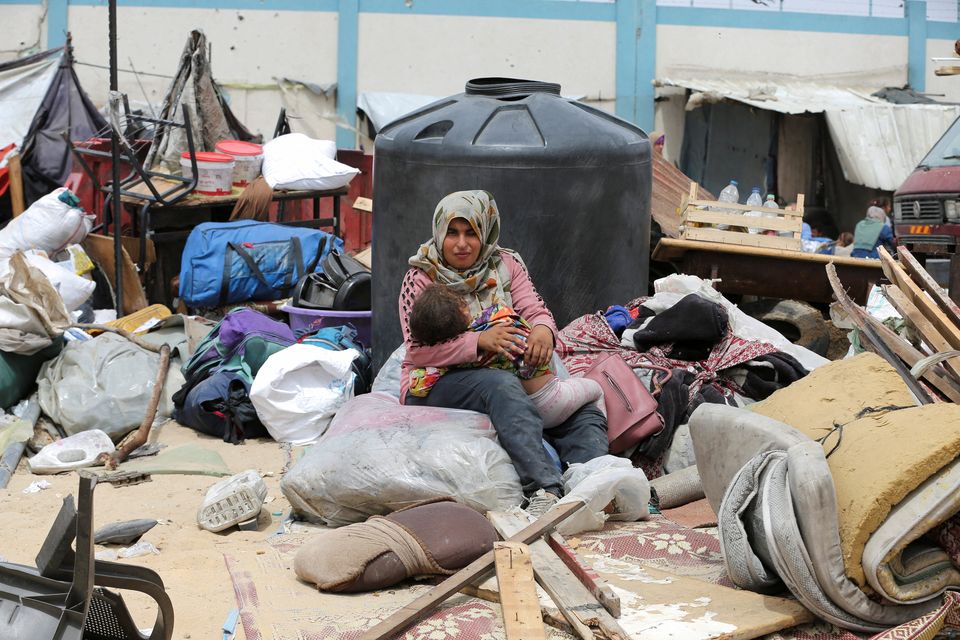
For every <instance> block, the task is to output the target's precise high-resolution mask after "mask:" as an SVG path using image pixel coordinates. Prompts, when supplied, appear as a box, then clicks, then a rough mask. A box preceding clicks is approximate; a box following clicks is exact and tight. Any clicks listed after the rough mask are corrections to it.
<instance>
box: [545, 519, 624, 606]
mask: <svg viewBox="0 0 960 640" xmlns="http://www.w3.org/2000/svg"><path fill="white" fill-rule="evenodd" d="M547 544H549V545H550V548H551V549H553V552H554V553H556V554H557V557H558V558H560V561H561V562H563V564H565V565H567V568H568V569H570V571H571V572H572V573H573V575H575V576H577V579H578V580H579V581H580V583H581V584H582V585H583V586H585V587H586V588H587V591H589V592H590V593H591V594H592V595H593V597H594V598H596V599H597V601H598V602H599V603H600V604H602V605H603V608H604V609H606V610H607V611H608V612H609V613H610V615H612V616H613V617H614V618H619V617H620V596H618V595H617V594H616V592H615V591H614V590H613V588H612V587H611V586H610V585H609V584H607V583H606V581H605V580H604V579H603V578H601V577H600V576H599V575H597V572H596V571H594V570H593V567H591V566H590V565H588V564H587V563H585V562H584V561H583V560H581V559H580V557H579V556H578V555H577V552H576V551H574V550H573V549H572V548H570V546H569V545H568V544H567V541H566V540H564V539H563V536H561V535H560V534H559V533H557V532H556V531H554V532H553V533H551V534H550V535H549V536H547Z"/></svg>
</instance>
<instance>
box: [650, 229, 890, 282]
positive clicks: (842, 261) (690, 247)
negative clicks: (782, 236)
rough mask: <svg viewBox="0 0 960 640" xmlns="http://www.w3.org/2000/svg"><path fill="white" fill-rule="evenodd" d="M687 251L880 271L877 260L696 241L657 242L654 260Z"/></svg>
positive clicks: (675, 258) (670, 259)
mask: <svg viewBox="0 0 960 640" xmlns="http://www.w3.org/2000/svg"><path fill="white" fill-rule="evenodd" d="M690 251H706V252H711V253H735V254H739V255H744V256H763V257H767V258H783V259H785V260H792V261H799V262H819V263H820V264H821V265H825V264H829V263H831V262H832V263H834V264H837V265H845V266H851V267H858V268H862V269H869V270H876V271H877V274H878V275H879V274H880V271H881V269H880V261H879V260H867V259H865V258H848V257H846V256H828V255H824V254H821V253H804V252H802V251H790V250H784V249H768V248H765V247H743V246H740V245H733V244H718V243H714V242H702V241H698V240H686V239H680V238H661V239H660V242H659V243H657V246H656V247H655V248H654V250H653V259H654V260H660V261H662V262H673V261H679V260H682V259H683V257H684V255H685V254H686V253H687V252H690Z"/></svg>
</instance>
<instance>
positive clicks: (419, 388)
mask: <svg viewBox="0 0 960 640" xmlns="http://www.w3.org/2000/svg"><path fill="white" fill-rule="evenodd" d="M499 325H507V326H512V327H516V328H518V329H520V330H521V331H522V332H523V333H524V334H526V333H529V331H530V329H531V327H530V325H529V324H528V323H527V321H526V320H524V319H523V318H521V317H520V315H519V314H517V313H516V312H515V311H514V310H513V309H511V308H510V307H508V306H506V305H504V304H501V303H495V304H493V305H492V306H490V307H487V308H486V309H484V310H483V312H482V313H481V314H480V315H479V316H477V317H476V318H471V317H470V312H469V308H468V306H467V304H466V302H465V300H464V299H463V297H461V296H460V295H459V294H457V293H456V292H454V291H453V290H451V289H450V288H449V287H446V286H444V285H441V284H432V285H429V286H428V287H427V288H426V289H424V290H423V292H422V293H421V294H420V295H419V296H417V299H416V300H415V301H414V303H413V308H412V310H411V312H410V333H411V334H412V337H413V339H414V340H416V341H417V342H420V343H422V344H426V345H433V344H437V343H440V342H443V341H445V340H449V339H451V338H454V337H456V336H457V335H459V334H461V333H463V332H464V331H477V332H481V331H486V330H488V329H490V328H492V327H495V326H499ZM521 339H522V338H521ZM460 366H470V367H491V368H494V369H504V370H506V371H510V372H512V373H513V374H514V375H516V376H517V377H518V378H520V383H521V384H522V385H523V388H524V390H525V391H526V392H527V395H529V396H530V400H531V401H533V403H534V406H536V408H537V411H538V412H539V413H540V416H541V418H543V426H544V428H547V429H549V428H551V427H555V426H557V425H559V424H562V423H563V422H564V421H566V419H567V418H569V417H570V416H571V415H573V413H574V412H576V411H577V409H579V408H580V407H582V406H583V405H585V404H587V403H589V402H595V401H597V400H599V399H600V397H601V395H602V391H601V389H600V385H598V384H597V383H596V382H594V381H593V380H588V379H586V378H568V379H565V380H560V379H559V378H557V377H556V376H555V375H554V374H553V372H552V371H550V367H549V365H547V364H544V365H542V366H539V367H537V366H532V365H528V364H526V363H524V361H523V356H522V355H512V354H509V353H505V352H500V353H487V352H484V353H482V354H481V355H480V357H479V359H478V360H477V362H476V363H472V364H470V365H460ZM448 369H449V368H444V367H423V368H418V369H414V370H413V371H411V372H410V391H409V393H410V394H412V395H414V396H417V397H426V396H427V395H428V394H429V393H430V388H431V387H433V385H434V384H436V382H437V381H438V380H439V379H440V377H441V376H442V375H443V374H444V373H446V371H448Z"/></svg>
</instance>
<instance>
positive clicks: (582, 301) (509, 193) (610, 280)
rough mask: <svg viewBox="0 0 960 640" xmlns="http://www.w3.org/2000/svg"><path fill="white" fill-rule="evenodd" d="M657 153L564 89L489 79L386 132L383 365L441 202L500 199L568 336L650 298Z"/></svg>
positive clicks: (379, 225)
mask: <svg viewBox="0 0 960 640" xmlns="http://www.w3.org/2000/svg"><path fill="white" fill-rule="evenodd" d="M650 182H651V168H650V142H649V140H648V139H647V135H646V134H645V133H644V132H643V131H642V130H641V129H639V128H637V127H635V126H634V125H632V124H630V123H628V122H625V121H623V120H620V119H619V118H616V117H614V116H612V115H610V114H608V113H605V112H603V111H600V110H598V109H595V108H593V107H590V106H587V105H585V104H583V103H581V102H577V101H575V100H571V99H568V98H563V97H561V96H560V85H558V84H552V83H546V82H533V81H528V80H513V79H508V78H482V79H478V80H471V81H470V82H468V83H467V86H466V92H465V93H462V94H458V95H455V96H451V97H449V98H446V99H443V100H440V101H438V102H435V103H433V104H431V105H428V106H426V107H424V108H422V109H420V110H419V111H415V112H413V113H411V114H409V115H407V116H405V117H403V118H400V119H399V120H395V121H394V122H392V123H390V124H389V125H387V126H386V127H384V128H383V129H382V130H381V131H380V133H379V135H378V136H377V139H376V145H375V152H374V170H373V191H374V203H375V204H374V207H375V212H374V215H373V274H374V275H373V332H374V336H375V340H374V364H375V366H376V367H379V366H380V365H381V364H382V363H383V362H384V361H385V360H386V358H387V357H388V356H389V355H390V353H391V352H392V351H393V349H395V348H396V347H397V346H399V345H400V343H401V342H402V340H403V337H402V335H401V331H400V324H399V320H398V307H397V297H398V295H399V291H400V282H401V280H402V279H403V275H404V273H406V271H407V269H408V266H407V258H409V257H410V256H411V255H413V253H414V252H415V251H416V250H417V247H418V246H419V245H420V243H422V242H424V241H426V240H427V239H428V238H429V237H430V235H431V221H432V219H433V211H434V208H435V207H436V204H437V202H439V201H440V199H441V198H443V196H445V195H447V194H448V193H452V192H454V191H461V190H465V189H484V190H486V191H489V192H490V193H492V194H493V196H494V198H495V199H496V201H497V205H498V207H499V209H500V226H501V233H500V245H501V246H503V247H508V248H511V249H515V250H517V251H518V252H519V253H520V255H521V256H522V257H523V259H524V261H525V262H526V264H527V267H528V268H529V270H530V274H531V276H532V278H533V282H534V284H535V285H536V287H537V289H538V290H539V292H540V294H541V295H542V296H543V298H544V300H545V301H546V303H547V306H548V307H549V308H550V310H551V311H552V312H553V314H554V316H555V317H556V320H557V324H558V326H559V327H561V328H562V327H563V326H564V324H566V323H567V322H569V321H570V320H572V319H573V318H576V317H578V316H580V315H583V314H585V313H591V312H594V311H597V310H602V309H605V308H606V307H607V306H609V305H611V304H623V303H625V302H627V301H629V300H631V299H633V298H635V297H637V296H640V295H644V294H645V293H646V287H647V267H648V258H649V252H650Z"/></svg>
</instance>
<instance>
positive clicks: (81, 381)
mask: <svg viewBox="0 0 960 640" xmlns="http://www.w3.org/2000/svg"><path fill="white" fill-rule="evenodd" d="M159 366H160V357H159V356H158V355H157V354H156V353H151V352H149V351H146V350H144V349H141V348H140V347H138V346H137V345H135V344H133V343H132V342H129V341H128V340H126V339H125V338H121V337H120V336H117V335H114V334H111V333H105V334H103V335H100V336H98V337H96V338H95V339H93V340H89V341H86V342H69V343H67V346H66V347H64V349H63V351H62V352H61V353H60V355H59V356H58V357H57V358H55V359H54V360H52V361H50V362H48V363H46V364H45V365H44V366H43V368H42V369H41V370H40V374H39V375H38V376H37V384H38V385H39V387H40V391H39V396H40V406H41V408H43V412H44V413H46V414H47V415H48V416H50V418H51V419H53V421H54V422H56V423H57V424H59V425H60V426H62V427H63V428H64V429H65V430H66V432H67V433H69V434H75V433H80V432H81V431H87V430H89V429H101V430H103V431H105V432H106V433H107V435H109V436H110V437H112V438H113V439H114V440H119V439H120V438H122V437H123V436H124V435H126V434H127V433H129V432H130V431H132V430H133V429H134V428H136V427H137V426H138V425H139V424H140V422H141V421H142V420H143V416H144V414H146V412H147V403H148V402H149V401H150V395H151V393H152V392H153V385H154V384H156V381H157V369H158V367H159Z"/></svg>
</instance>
